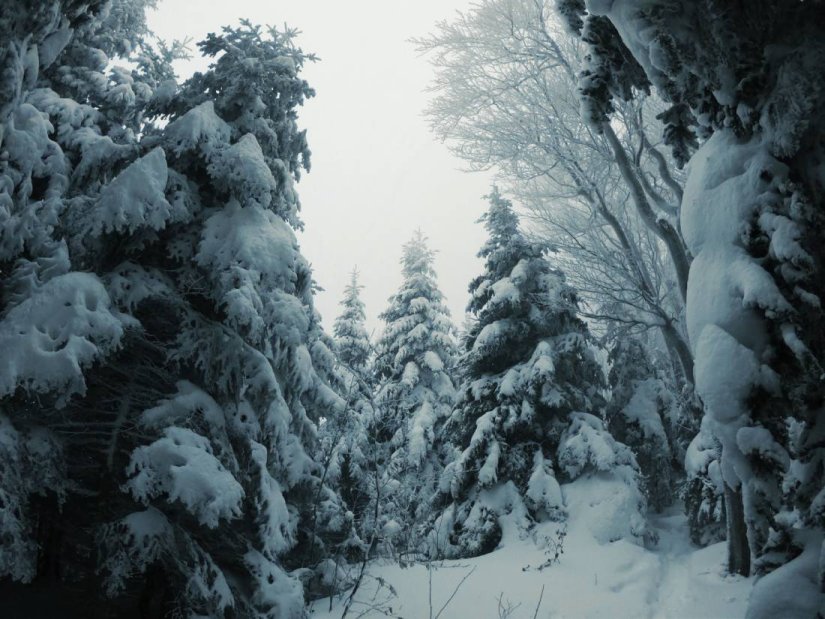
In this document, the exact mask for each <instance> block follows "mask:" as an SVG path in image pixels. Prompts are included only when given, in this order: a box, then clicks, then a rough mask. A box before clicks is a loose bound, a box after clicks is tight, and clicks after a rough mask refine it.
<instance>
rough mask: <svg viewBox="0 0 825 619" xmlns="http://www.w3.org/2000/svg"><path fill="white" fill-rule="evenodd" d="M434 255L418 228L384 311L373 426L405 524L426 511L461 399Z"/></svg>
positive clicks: (393, 509) (392, 509) (390, 507)
mask: <svg viewBox="0 0 825 619" xmlns="http://www.w3.org/2000/svg"><path fill="white" fill-rule="evenodd" d="M434 259H435V252H434V251H433V250H431V249H429V247H428V246H427V242H426V237H425V236H424V235H423V234H422V233H421V231H420V230H419V231H417V232H416V233H415V235H414V236H413V238H412V240H410V241H409V242H408V243H406V244H405V245H404V248H403V256H402V258H401V264H402V275H403V281H402V284H401V287H400V288H399V290H398V292H396V293H395V294H394V295H393V296H392V297H390V305H389V307H388V308H387V310H386V311H384V312H383V313H382V314H381V319H382V320H383V321H384V322H385V323H386V326H385V328H384V332H383V334H382V335H381V338H380V339H379V341H378V345H377V358H376V362H375V371H376V377H377V379H378V381H379V386H378V392H377V396H376V402H377V406H378V408H379V412H378V415H377V416H376V422H375V427H374V429H373V432H374V435H375V437H376V439H377V441H378V442H379V443H380V444H381V445H383V448H384V451H385V453H384V455H383V456H382V458H383V461H384V465H385V471H384V475H385V478H386V480H387V481H388V483H387V486H386V487H387V501H386V505H387V508H386V510H385V514H386V520H388V521H389V520H393V519H394V520H396V521H398V522H397V524H401V525H404V524H407V525H409V524H411V523H415V522H420V520H421V519H422V517H423V515H424V510H425V509H426V500H427V498H428V497H429V496H430V494H431V493H432V491H433V489H434V484H435V480H436V478H437V476H438V474H439V472H440V467H441V458H440V456H439V454H438V451H437V449H436V447H435V442H434V441H435V437H436V435H437V433H438V428H439V426H440V425H442V424H443V423H444V420H445V419H446V418H447V416H448V415H449V414H450V411H451V410H452V406H453V402H454V399H455V388H454V386H453V380H452V376H451V372H452V368H453V365H454V360H455V355H456V345H455V335H454V334H455V327H454V326H453V324H452V322H451V320H450V315H449V310H448V309H447V307H446V306H445V305H444V300H443V295H442V294H441V291H440V290H439V289H438V284H437V282H436V273H435V270H434V268H433V261H434ZM393 526H394V525H393ZM407 531H409V528H408V529H407Z"/></svg>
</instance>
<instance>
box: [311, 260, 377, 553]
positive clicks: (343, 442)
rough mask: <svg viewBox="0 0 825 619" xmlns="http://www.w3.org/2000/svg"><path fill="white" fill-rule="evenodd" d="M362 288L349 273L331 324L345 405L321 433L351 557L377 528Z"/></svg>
mask: <svg viewBox="0 0 825 619" xmlns="http://www.w3.org/2000/svg"><path fill="white" fill-rule="evenodd" d="M362 289H363V286H361V285H360V284H359V283H358V271H357V269H353V271H352V275H351V278H350V283H349V284H348V285H347V286H346V287H345V289H344V298H343V299H342V300H341V307H342V311H341V314H339V315H338V317H337V318H336V319H335V324H334V334H335V340H334V341H335V351H336V353H337V361H338V363H337V365H336V374H337V379H338V382H339V383H340V385H341V387H340V391H341V393H342V394H343V396H344V399H345V401H346V404H347V406H346V407H345V408H344V409H342V410H341V411H339V412H338V413H337V414H336V415H335V416H334V417H333V418H330V419H327V420H326V423H325V424H324V425H323V426H322V429H321V441H322V444H323V445H324V451H325V452H328V453H329V465H328V466H329V479H330V482H331V483H332V484H333V485H334V486H335V488H336V489H337V491H338V493H339V494H340V496H341V499H342V500H343V502H344V505H345V506H346V508H347V509H348V510H349V511H350V513H351V514H352V521H353V525H354V527H356V529H357V532H358V533H357V534H354V535H352V536H350V537H349V538H348V539H347V540H346V544H347V548H346V552H347V554H349V555H352V554H353V553H355V552H359V551H360V550H363V547H362V544H360V537H364V536H368V535H369V534H370V533H371V532H372V531H373V529H374V526H375V522H372V521H369V519H368V508H369V507H370V502H371V497H372V494H373V485H374V484H373V481H374V479H373V477H374V476H375V474H376V467H377V461H376V457H377V454H376V453H375V449H374V445H373V443H372V441H370V439H369V436H368V428H369V427H370V426H371V425H372V422H373V420H374V417H375V411H374V402H373V393H372V373H371V356H372V344H371V343H370V340H369V335H368V334H367V329H366V327H365V322H366V312H365V307H364V303H363V301H361V290H362Z"/></svg>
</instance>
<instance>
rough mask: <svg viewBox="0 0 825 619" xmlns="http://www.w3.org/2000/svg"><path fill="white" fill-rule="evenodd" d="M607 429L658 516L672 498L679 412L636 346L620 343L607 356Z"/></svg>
mask: <svg viewBox="0 0 825 619" xmlns="http://www.w3.org/2000/svg"><path fill="white" fill-rule="evenodd" d="M608 360H609V361H610V372H609V374H608V382H609V385H610V390H611V397H610V401H609V402H608V405H607V415H606V418H607V427H608V429H609V430H610V433H611V434H612V435H613V436H614V437H615V438H616V439H617V440H619V441H621V442H622V443H624V444H625V445H627V446H628V447H630V448H631V449H632V450H633V453H634V454H635V456H636V461H637V462H638V464H639V469H640V471H641V473H642V479H643V488H644V492H645V496H646V497H647V501H648V504H649V505H650V507H652V508H653V509H654V510H656V511H662V510H663V509H664V508H665V507H667V506H668V505H670V504H671V503H672V502H673V500H674V499H675V498H676V497H675V486H676V481H677V479H676V476H677V474H678V468H676V467H674V460H675V458H674V454H673V450H672V449H671V443H672V441H673V440H674V439H675V438H676V437H675V428H674V426H675V423H674V422H677V421H678V419H675V418H674V417H675V415H676V414H678V409H677V406H676V404H677V403H676V402H675V401H674V398H673V396H672V395H671V393H670V391H669V390H668V388H667V386H666V385H665V384H664V381H662V380H661V379H660V378H658V377H657V375H656V369H655V367H654V366H653V363H652V362H651V359H650V357H649V355H648V354H647V351H646V350H645V348H644V346H643V345H642V343H641V342H640V341H638V340H637V339H634V338H630V337H622V338H619V339H618V340H617V341H616V343H615V345H614V346H613V348H612V349H611V351H610V355H609V356H608Z"/></svg>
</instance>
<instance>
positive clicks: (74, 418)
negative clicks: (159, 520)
mask: <svg viewBox="0 0 825 619" xmlns="http://www.w3.org/2000/svg"><path fill="white" fill-rule="evenodd" d="M145 4H146V3H145V2H140V1H121V2H105V3H104V2H90V3H86V2H82V3H81V2H62V3H61V2H50V1H39V2H25V3H14V2H13V3H10V4H6V5H4V7H3V11H2V14H1V15H0V40H2V41H3V51H2V53H1V54H0V67H1V68H0V82H1V83H0V91H1V92H2V94H0V277H2V279H1V280H0V425H2V431H0V443H2V444H3V454H2V456H0V505H2V507H0V537H2V539H3V540H4V542H3V544H2V547H0V577H10V578H11V579H13V580H17V581H22V582H29V581H32V580H34V581H35V583H34V586H37V587H50V588H56V587H60V586H62V585H64V584H66V583H67V582H69V581H75V582H74V583H73V584H72V586H71V587H69V588H68V589H65V590H62V592H61V594H59V595H56V596H51V597H52V599H57V600H59V602H58V603H59V604H63V605H65V606H66V607H70V606H71V605H73V604H78V603H79V604H83V605H84V607H85V608H87V609H91V608H93V607H94V598H95V596H94V593H97V592H98V590H99V586H97V580H98V579H96V578H95V574H94V572H95V568H96V566H95V564H94V555H95V549H94V539H93V534H94V530H95V528H96V525H97V524H99V522H100V519H99V517H100V514H101V512H102V511H105V510H106V508H107V498H108V497H109V496H110V495H112V494H120V493H119V490H118V488H117V483H118V482H117V480H115V479H114V478H113V476H112V474H111V471H112V468H111V467H112V462H113V457H114V451H115V447H114V445H115V442H116V441H117V435H118V432H117V431H116V430H119V429H120V428H118V427H116V426H115V425H113V424H111V423H108V421H111V419H112V418H113V417H114V415H109V417H108V420H107V419H106V417H107V414H110V413H112V412H113V411H114V409H110V410H108V411H105V408H106V406H107V405H108V402H106V403H105V404H104V402H103V401H102V400H101V401H96V402H95V401H93V398H94V397H95V395H94V393H93V392H94V391H95V386H94V384H93V380H92V379H91V378H90V374H91V373H92V372H90V368H91V367H92V366H94V365H95V364H98V363H101V362H103V363H107V362H108V361H109V360H110V359H112V358H113V357H115V356H117V355H119V354H120V353H118V350H119V349H120V350H122V349H123V348H124V347H125V346H126V345H127V343H128V341H129V340H130V337H131V334H132V333H133V332H134V329H135V327H136V325H137V323H136V321H135V320H134V319H133V318H131V317H130V316H128V315H126V314H124V313H121V312H119V311H117V309H116V308H115V307H114V304H113V301H112V298H111V296H110V294H109V292H108V291H107V286H106V282H105V280H104V278H102V277H101V276H100V275H101V274H100V273H96V272H95V271H94V270H93V269H91V268H90V267H89V265H87V264H86V263H84V262H83V260H82V258H81V257H79V256H76V255H74V253H73V252H72V247H73V246H74V245H75V244H76V242H77V240H78V239H77V238H76V237H74V236H73V235H74V234H75V233H76V232H77V231H76V230H72V229H71V224H70V221H71V220H72V218H74V217H76V216H77V215H78V214H79V213H80V212H82V211H85V210H88V209H90V208H94V207H95V206H96V205H97V204H98V203H99V201H103V200H104V199H103V198H102V195H103V191H102V190H101V187H102V186H103V185H105V184H107V183H109V181H111V180H112V177H113V176H114V173H113V168H115V167H116V166H118V165H120V164H121V163H122V162H123V160H124V159H129V158H134V157H135V156H136V155H137V153H138V146H137V143H136V142H137V138H136V134H137V131H138V129H139V127H140V125H141V119H142V115H141V112H140V110H141V106H142V105H145V103H146V101H147V99H148V97H150V96H151V93H152V92H153V86H154V85H156V84H157V83H158V80H159V79H160V78H162V77H163V76H164V75H166V74H171V69H170V68H169V63H168V60H169V59H170V58H169V56H168V55H165V54H159V53H156V52H151V51H148V48H146V46H145V42H146V38H147V36H148V32H147V29H146V23H145V19H144V7H145ZM144 51H146V54H145V56H144V58H145V62H136V63H135V68H134V69H132V70H126V69H123V68H121V67H118V66H117V64H116V63H117V62H118V61H119V60H122V59H124V58H125V57H126V56H127V55H128V54H129V53H135V54H136V55H139V54H140V53H142V52H144ZM110 63H111V66H110ZM107 73H108V74H107ZM136 93H137V94H136ZM74 97H76V98H77V100H75V98H74ZM156 186H157V184H156V183H154V184H153V187H151V188H150V189H148V192H149V193H151V191H152V189H154V188H156ZM86 232H88V231H83V232H82V233H81V234H85V233H86ZM144 352H146V351H145V350H144ZM97 369H99V368H96V370H95V371H97ZM158 384H159V385H162V384H163V381H158ZM113 390H116V386H113ZM153 393H155V394H158V393H160V392H159V391H153ZM97 395H99V394H97ZM83 396H85V397H83ZM81 398H82V399H83V400H84V401H85V402H86V404H85V406H82V407H78V406H77V404H78V402H79V401H80V399H81ZM78 413H79V414H78ZM123 429H124V432H128V429H126V428H123ZM90 498H92V499H93V500H90ZM78 583H80V584H78ZM84 586H85V587H88V590H87V591H86V592H84V593H92V595H91V596H89V595H78V591H82V590H83V588H84ZM14 595H16V593H15V590H12V591H10V592H9V594H8V597H7V602H8V603H9V604H10V605H11V606H12V607H14V605H15V603H14ZM29 599H37V598H34V597H29ZM31 613H32V614H38V610H37V609H31Z"/></svg>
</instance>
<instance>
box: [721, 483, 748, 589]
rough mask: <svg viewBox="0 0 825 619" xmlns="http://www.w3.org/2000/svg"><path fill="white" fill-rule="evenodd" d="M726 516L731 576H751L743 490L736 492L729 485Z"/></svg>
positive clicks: (726, 495)
mask: <svg viewBox="0 0 825 619" xmlns="http://www.w3.org/2000/svg"><path fill="white" fill-rule="evenodd" d="M725 516H726V520H727V532H728V571H729V572H730V573H731V574H741V575H742V576H750V572H751V551H750V547H749V546H748V530H747V527H746V525H745V506H744V504H743V503H742V490H734V489H733V488H731V487H730V486H728V484H725Z"/></svg>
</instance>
